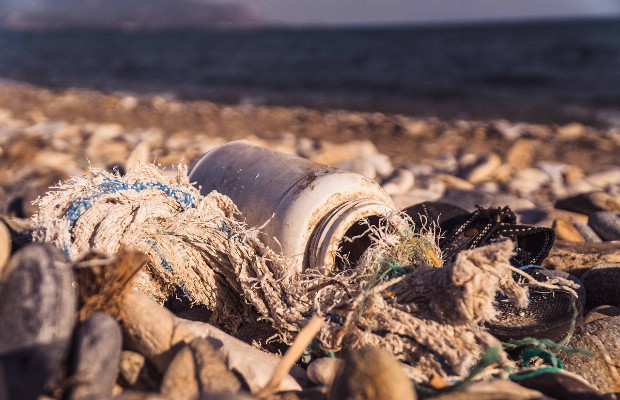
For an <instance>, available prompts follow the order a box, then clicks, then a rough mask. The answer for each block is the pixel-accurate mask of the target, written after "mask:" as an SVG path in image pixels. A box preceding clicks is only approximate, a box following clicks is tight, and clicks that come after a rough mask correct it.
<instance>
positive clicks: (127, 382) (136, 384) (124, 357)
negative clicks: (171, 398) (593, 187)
mask: <svg viewBox="0 0 620 400" xmlns="http://www.w3.org/2000/svg"><path fill="white" fill-rule="evenodd" d="M160 380H161V376H159V374H158V373H157V370H155V367H153V366H152V365H150V364H149V363H148V361H147V360H146V358H145V357H144V356H143V355H142V354H140V353H136V352H134V351H130V350H124V351H123V352H122V353H121V359H120V363H119V371H118V382H119V383H120V384H121V386H123V387H126V388H130V389H135V390H143V391H152V390H157V389H159V381H160Z"/></svg>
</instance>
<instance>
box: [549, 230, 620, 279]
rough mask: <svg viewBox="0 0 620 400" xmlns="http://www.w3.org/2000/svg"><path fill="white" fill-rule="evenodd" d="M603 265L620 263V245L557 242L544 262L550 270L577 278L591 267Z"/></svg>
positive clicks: (611, 243)
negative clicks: (566, 273) (563, 272)
mask: <svg viewBox="0 0 620 400" xmlns="http://www.w3.org/2000/svg"><path fill="white" fill-rule="evenodd" d="M602 263H620V243H618V242H603V243H588V242H581V243H580V242H566V241H562V240H556V241H555V243H554V244H553V247H552V248H551V251H550V252H549V256H547V258H546V259H545V261H543V266H544V267H545V268H549V269H557V270H560V271H566V272H568V273H570V274H572V275H575V276H576V277H577V278H579V279H581V276H582V274H583V273H584V272H586V271H587V270H588V269H589V268H590V267H592V266H594V265H598V264H602Z"/></svg>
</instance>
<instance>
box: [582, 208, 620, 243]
mask: <svg viewBox="0 0 620 400" xmlns="http://www.w3.org/2000/svg"><path fill="white" fill-rule="evenodd" d="M588 225H589V226H590V228H592V229H593V230H594V231H595V232H596V233H598V235H599V236H600V237H601V239H603V240H620V213H616V212H611V211H598V212H595V213H593V214H591V215H590V217H588Z"/></svg>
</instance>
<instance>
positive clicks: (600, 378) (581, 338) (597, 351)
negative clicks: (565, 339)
mask: <svg viewBox="0 0 620 400" xmlns="http://www.w3.org/2000/svg"><path fill="white" fill-rule="evenodd" d="M568 346H570V347H573V348H582V349H585V350H588V351H590V352H592V353H593V354H594V356H593V357H588V356H586V355H583V354H579V353H568V352H559V353H558V358H559V359H560V361H562V363H563V364H564V368H565V369H566V370H567V371H570V372H573V373H575V374H578V375H580V376H582V377H583V378H585V379H586V380H587V381H588V382H590V383H591V384H592V385H593V386H595V387H596V388H597V389H598V390H599V391H601V392H602V393H610V392H611V393H613V392H619V391H620V379H618V376H619V374H620V367H619V366H618V365H617V360H620V316H614V317H609V318H604V319H599V320H596V321H593V322H590V323H588V324H584V325H583V327H581V328H577V330H576V331H575V333H574V334H573V337H572V339H571V340H570V342H569V344H568ZM614 360H615V361H614Z"/></svg>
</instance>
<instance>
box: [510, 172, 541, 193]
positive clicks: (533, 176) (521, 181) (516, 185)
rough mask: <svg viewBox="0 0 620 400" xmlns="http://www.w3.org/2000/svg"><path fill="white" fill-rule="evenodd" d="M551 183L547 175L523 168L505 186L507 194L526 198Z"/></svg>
mask: <svg viewBox="0 0 620 400" xmlns="http://www.w3.org/2000/svg"><path fill="white" fill-rule="evenodd" d="M550 181H551V179H550V178H549V175H547V174H546V173H545V172H544V171H541V170H540V169H538V168H524V169H522V170H520V171H518V172H517V173H516V174H515V176H514V178H512V180H510V182H508V184H507V188H508V191H509V193H513V194H517V195H519V196H527V195H529V194H531V193H533V192H535V191H537V190H540V189H541V188H542V187H543V186H544V185H546V184H548V183H549V182H550Z"/></svg>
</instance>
